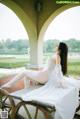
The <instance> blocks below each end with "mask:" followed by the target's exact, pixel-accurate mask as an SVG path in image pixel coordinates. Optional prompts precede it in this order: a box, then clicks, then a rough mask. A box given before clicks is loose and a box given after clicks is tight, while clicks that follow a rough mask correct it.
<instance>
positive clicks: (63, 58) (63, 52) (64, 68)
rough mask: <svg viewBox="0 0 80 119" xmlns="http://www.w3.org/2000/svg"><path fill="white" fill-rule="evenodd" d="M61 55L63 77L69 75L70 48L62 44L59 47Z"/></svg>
mask: <svg viewBox="0 0 80 119" xmlns="http://www.w3.org/2000/svg"><path fill="white" fill-rule="evenodd" d="M58 50H59V55H60V58H61V68H62V72H63V75H65V74H67V54H68V47H67V45H66V44H65V43H63V42H60V43H59V46H58Z"/></svg>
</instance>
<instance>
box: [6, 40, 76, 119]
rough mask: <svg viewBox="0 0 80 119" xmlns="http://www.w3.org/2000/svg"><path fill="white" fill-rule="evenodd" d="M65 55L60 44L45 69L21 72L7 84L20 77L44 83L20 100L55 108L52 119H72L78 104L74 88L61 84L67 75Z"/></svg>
mask: <svg viewBox="0 0 80 119" xmlns="http://www.w3.org/2000/svg"><path fill="white" fill-rule="evenodd" d="M67 53H68V47H67V45H66V44H65V43H62V42H61V43H60V44H59V46H58V49H57V53H56V57H55V59H54V58H52V59H51V60H50V63H49V67H48V68H47V69H43V70H42V71H31V70H26V71H23V72H22V73H21V74H18V75H17V76H16V77H15V78H14V79H13V80H12V81H11V82H9V83H8V85H10V84H12V83H14V81H16V80H19V79H21V78H22V77H27V78H32V80H35V81H38V82H40V83H45V82H46V84H45V85H44V86H42V87H40V88H38V89H35V90H33V91H30V92H29V93H25V95H22V96H21V98H22V99H23V100H24V101H38V102H40V103H42V104H48V105H50V106H53V107H54V106H55V108H56V112H55V116H54V119H73V117H74V113H75V110H76V107H77V104H78V93H77V92H78V91H77V90H75V87H72V86H68V85H67V86H66V85H65V84H64V82H63V79H64V76H63V75H65V74H66V73H67ZM41 78H42V79H41ZM5 86H7V85H5Z"/></svg>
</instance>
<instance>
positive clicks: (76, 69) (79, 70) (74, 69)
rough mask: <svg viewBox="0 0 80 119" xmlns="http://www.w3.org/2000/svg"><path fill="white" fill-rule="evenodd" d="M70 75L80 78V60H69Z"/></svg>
mask: <svg viewBox="0 0 80 119" xmlns="http://www.w3.org/2000/svg"><path fill="white" fill-rule="evenodd" d="M68 74H72V75H79V76H80V59H77V58H75V59H69V61H68Z"/></svg>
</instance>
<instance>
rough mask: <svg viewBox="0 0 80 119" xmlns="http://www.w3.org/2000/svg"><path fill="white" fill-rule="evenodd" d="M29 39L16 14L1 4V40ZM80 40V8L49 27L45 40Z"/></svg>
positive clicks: (60, 17)
mask: <svg viewBox="0 0 80 119" xmlns="http://www.w3.org/2000/svg"><path fill="white" fill-rule="evenodd" d="M9 38H10V39H12V40H18V39H28V35H27V33H26V31H25V28H24V26H23V24H22V22H21V21H20V20H19V18H18V17H17V16H16V14H15V13H14V12H13V11H12V10H10V9H9V8H8V7H6V6H4V5H3V4H1V3H0V40H3V39H4V40H6V39H9ZM70 38H75V39H77V40H80V6H78V7H73V8H70V9H68V10H65V11H64V12H62V13H61V14H60V15H58V16H57V17H56V18H55V19H54V20H53V21H52V22H51V24H50V25H49V27H48V29H47V31H46V32H45V35H44V40H47V39H59V40H68V39H70Z"/></svg>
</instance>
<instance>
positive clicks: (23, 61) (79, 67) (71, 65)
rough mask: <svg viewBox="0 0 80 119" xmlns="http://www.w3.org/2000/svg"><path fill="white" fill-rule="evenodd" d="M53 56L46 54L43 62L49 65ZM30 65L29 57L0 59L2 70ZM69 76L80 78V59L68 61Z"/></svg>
mask: <svg viewBox="0 0 80 119" xmlns="http://www.w3.org/2000/svg"><path fill="white" fill-rule="evenodd" d="M51 56H52V54H51V53H50V54H45V55H44V57H43V62H44V63H45V64H47V62H48V60H49V59H50V57H51ZM28 64H29V57H28V56H26V57H24V56H21V57H17V58H15V57H0V68H16V67H26V66H27V65H28ZM68 74H69V75H74V76H76V75H79V76H80V59H77V58H73V59H71V58H70V59H68Z"/></svg>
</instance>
